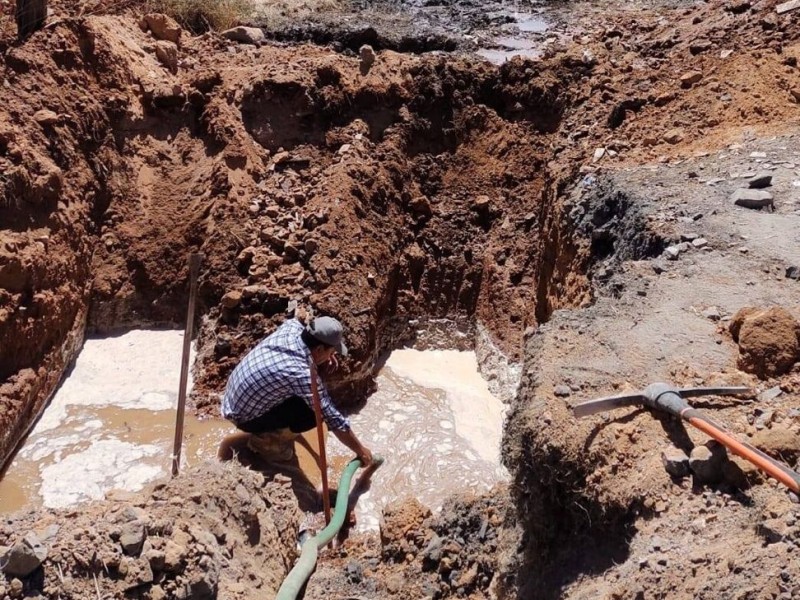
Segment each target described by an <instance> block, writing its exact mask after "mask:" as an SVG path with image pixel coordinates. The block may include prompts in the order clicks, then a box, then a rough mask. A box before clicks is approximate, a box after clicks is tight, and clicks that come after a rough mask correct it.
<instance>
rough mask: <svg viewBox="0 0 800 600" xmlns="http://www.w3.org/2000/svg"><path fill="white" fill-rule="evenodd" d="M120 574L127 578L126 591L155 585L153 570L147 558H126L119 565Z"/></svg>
mask: <svg viewBox="0 0 800 600" xmlns="http://www.w3.org/2000/svg"><path fill="white" fill-rule="evenodd" d="M119 573H120V575H122V576H123V577H124V578H125V590H126V591H128V590H133V589H134V588H137V587H139V586H140V585H145V584H148V583H153V569H151V568H150V563H149V562H147V559H146V558H143V557H142V558H132V557H130V556H125V557H123V558H122V560H121V561H120V563H119Z"/></svg>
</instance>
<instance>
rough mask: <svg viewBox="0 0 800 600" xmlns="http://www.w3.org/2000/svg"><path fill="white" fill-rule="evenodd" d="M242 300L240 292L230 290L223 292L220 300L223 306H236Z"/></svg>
mask: <svg viewBox="0 0 800 600" xmlns="http://www.w3.org/2000/svg"><path fill="white" fill-rule="evenodd" d="M241 302H242V292H239V291H237V290H232V291H230V292H228V293H227V294H225V295H224V296H223V297H222V300H221V301H220V304H222V306H223V307H224V308H229V309H231V308H236V307H237V306H239V304H241Z"/></svg>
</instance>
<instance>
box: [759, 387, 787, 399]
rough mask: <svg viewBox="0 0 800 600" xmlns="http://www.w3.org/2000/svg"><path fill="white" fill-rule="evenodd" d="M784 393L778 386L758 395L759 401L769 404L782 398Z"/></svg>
mask: <svg viewBox="0 0 800 600" xmlns="http://www.w3.org/2000/svg"><path fill="white" fill-rule="evenodd" d="M782 393H783V391H782V390H781V388H780V386H777V385H776V386H774V387H771V388H769V389H768V390H764V391H763V392H761V393H760V394H759V395H758V399H759V400H760V401H761V402H769V401H770V400H774V399H775V398H777V397H778V396H780V395H781V394H782Z"/></svg>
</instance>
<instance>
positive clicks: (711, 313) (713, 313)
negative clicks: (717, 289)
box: [700, 306, 722, 321]
mask: <svg viewBox="0 0 800 600" xmlns="http://www.w3.org/2000/svg"><path fill="white" fill-rule="evenodd" d="M700 314H702V315H703V316H704V317H705V318H706V319H711V320H712V321H719V320H720V319H721V318H722V315H721V314H719V308H717V307H716V306H709V307H708V308H707V309H705V310H704V311H703V312H702V313H700Z"/></svg>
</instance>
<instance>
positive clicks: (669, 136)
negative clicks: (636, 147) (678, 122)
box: [661, 129, 683, 144]
mask: <svg viewBox="0 0 800 600" xmlns="http://www.w3.org/2000/svg"><path fill="white" fill-rule="evenodd" d="M661 137H662V139H663V140H664V141H665V142H667V143H668V144H678V143H680V142H682V141H683V131H682V130H680V129H670V130H669V131H667V132H666V133H665V134H664V135H663V136H661Z"/></svg>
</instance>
